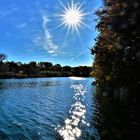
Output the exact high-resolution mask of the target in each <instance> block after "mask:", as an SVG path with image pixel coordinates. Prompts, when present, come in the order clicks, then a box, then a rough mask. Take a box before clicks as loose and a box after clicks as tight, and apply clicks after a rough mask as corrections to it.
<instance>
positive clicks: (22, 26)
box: [17, 22, 27, 29]
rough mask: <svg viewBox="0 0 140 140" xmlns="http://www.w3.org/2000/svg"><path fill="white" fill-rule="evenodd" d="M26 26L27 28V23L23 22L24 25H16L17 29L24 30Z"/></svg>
mask: <svg viewBox="0 0 140 140" xmlns="http://www.w3.org/2000/svg"><path fill="white" fill-rule="evenodd" d="M26 26H27V23H26V22H24V23H21V24H19V25H17V28H19V29H21V28H24V27H26Z"/></svg>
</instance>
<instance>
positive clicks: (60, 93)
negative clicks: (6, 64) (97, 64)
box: [0, 77, 99, 140]
mask: <svg viewBox="0 0 140 140" xmlns="http://www.w3.org/2000/svg"><path fill="white" fill-rule="evenodd" d="M92 80H93V79H91V78H75V77H70V78H35V79H6V80H0V140H57V139H64V140H78V139H79V140H88V139H89V140H90V139H94V138H95V139H96V140H98V139H99V138H98V134H97V131H96V129H95V128H94V127H93V125H92V123H93V112H94V106H95V105H94V100H93V94H94V92H95V87H93V86H91V82H92Z"/></svg>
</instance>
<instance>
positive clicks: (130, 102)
mask: <svg viewBox="0 0 140 140" xmlns="http://www.w3.org/2000/svg"><path fill="white" fill-rule="evenodd" d="M138 91H139V90H138V89H137V88H133V94H131V96H128V97H127V98H125V99H123V100H122V99H119V98H115V97H113V96H110V95H104V94H101V93H97V94H96V95H95V100H96V110H95V114H94V116H95V117H94V126H95V128H97V129H98V132H99V135H100V138H101V140H129V139H131V140H138V139H139V138H138V133H139V132H140V131H139V130H140V115H138V111H139V110H140V106H139V102H138V100H139V99H140V98H139V95H138V94H139V93H138ZM132 95H133V96H132Z"/></svg>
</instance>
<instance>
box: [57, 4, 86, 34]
mask: <svg viewBox="0 0 140 140" xmlns="http://www.w3.org/2000/svg"><path fill="white" fill-rule="evenodd" d="M60 4H61V6H62V9H61V11H62V13H60V14H57V15H58V18H59V20H60V22H61V23H60V24H59V26H58V27H61V26H63V25H64V26H65V27H67V28H68V32H69V31H70V30H72V31H77V33H78V34H79V28H81V27H83V26H87V25H86V23H84V19H85V16H86V15H87V14H86V13H84V11H83V9H82V6H83V3H81V4H80V5H78V4H74V2H73V1H72V2H71V3H70V4H67V5H64V4H63V3H60Z"/></svg>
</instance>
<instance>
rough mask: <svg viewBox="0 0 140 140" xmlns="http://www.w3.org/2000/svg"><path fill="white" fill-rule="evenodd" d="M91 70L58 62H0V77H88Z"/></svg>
mask: <svg viewBox="0 0 140 140" xmlns="http://www.w3.org/2000/svg"><path fill="white" fill-rule="evenodd" d="M3 60H4V59H3ZM91 70H92V69H91V67H87V66H79V67H70V66H61V65H60V64H55V65H53V64H52V63H51V62H39V63H36V62H34V61H32V62H30V63H28V64H22V63H21V62H13V61H12V62H1V63H0V78H27V77H33V78H34V77H68V76H81V77H89V76H90V72H91Z"/></svg>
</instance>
